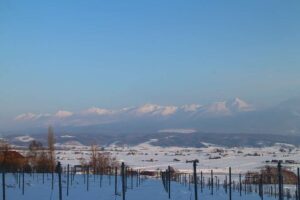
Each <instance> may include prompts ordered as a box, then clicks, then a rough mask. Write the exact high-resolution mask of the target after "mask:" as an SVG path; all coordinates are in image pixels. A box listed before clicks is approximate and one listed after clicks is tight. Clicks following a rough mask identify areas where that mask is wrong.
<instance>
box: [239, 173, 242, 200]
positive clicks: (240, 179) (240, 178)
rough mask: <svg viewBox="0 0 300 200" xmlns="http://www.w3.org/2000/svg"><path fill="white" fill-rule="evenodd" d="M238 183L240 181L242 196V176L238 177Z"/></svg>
mask: <svg viewBox="0 0 300 200" xmlns="http://www.w3.org/2000/svg"><path fill="white" fill-rule="evenodd" d="M239 181H240V196H242V174H240V175H239Z"/></svg>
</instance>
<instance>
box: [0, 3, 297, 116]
mask: <svg viewBox="0 0 300 200" xmlns="http://www.w3.org/2000/svg"><path fill="white" fill-rule="evenodd" d="M299 55H300V1H299V0H289V1H282V0H280V1H277V0H251V1H250V0H249V1H241V0H236V1H230V0H223V1H215V0H206V1H203V0H196V1H175V0H172V1H162V0H157V1H155V0H151V1H141V0H136V1H130V0H129V1H124V0H120V1H99V0H97V1H91V0H89V1H84V0H82V1H77V0H70V1H61V0H57V1H56V0H51V1H40V0H37V1H32V0H26V1H22V0H19V1H13V0H2V1H0V119H7V118H11V117H13V116H16V115H17V114H20V113H24V112H55V111H57V110H59V109H65V110H72V111H78V110H82V109H85V108H89V107H91V106H99V107H108V108H114V107H123V106H133V105H141V104H144V103H148V102H152V103H158V104H164V105H169V104H175V105H176V104H177V105H178V104H179V105H180V104H186V103H208V102H211V101H218V100H223V99H228V98H233V97H236V96H238V97H241V98H242V99H245V100H247V101H249V102H251V103H255V104H261V105H271V104H275V103H277V102H279V101H281V100H283V99H288V98H290V97H293V96H296V95H298V94H300V56H299Z"/></svg>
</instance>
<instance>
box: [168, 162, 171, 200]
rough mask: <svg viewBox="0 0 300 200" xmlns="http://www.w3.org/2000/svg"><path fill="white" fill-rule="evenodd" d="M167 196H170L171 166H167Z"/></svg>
mask: <svg viewBox="0 0 300 200" xmlns="http://www.w3.org/2000/svg"><path fill="white" fill-rule="evenodd" d="M168 197H169V199H170V198H171V167H170V166H168Z"/></svg>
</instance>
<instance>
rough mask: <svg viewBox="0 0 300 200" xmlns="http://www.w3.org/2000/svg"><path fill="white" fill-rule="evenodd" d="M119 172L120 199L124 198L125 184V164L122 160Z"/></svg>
mask: <svg viewBox="0 0 300 200" xmlns="http://www.w3.org/2000/svg"><path fill="white" fill-rule="evenodd" d="M121 174H122V199H123V200H125V192H126V188H125V187H126V185H125V164H124V162H122V165H121Z"/></svg>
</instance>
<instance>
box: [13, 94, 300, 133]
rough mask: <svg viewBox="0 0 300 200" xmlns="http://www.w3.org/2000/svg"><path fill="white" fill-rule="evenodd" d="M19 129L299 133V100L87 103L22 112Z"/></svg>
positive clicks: (27, 131)
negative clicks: (133, 104)
mask: <svg viewBox="0 0 300 200" xmlns="http://www.w3.org/2000/svg"><path fill="white" fill-rule="evenodd" d="M14 121H15V123H16V126H17V127H20V129H19V131H16V132H18V133H20V131H23V132H26V133H39V132H45V131H46V128H47V126H48V125H50V124H51V125H52V126H54V128H55V130H56V131H57V132H60V133H82V134H85V133H95V134H140V135H145V134H149V133H158V132H186V131H188V132H213V133H250V134H251V133H253V134H300V98H293V99H289V100H287V101H284V102H282V103H280V104H278V105H276V106H272V107H269V108H265V109H257V108H256V107H255V106H254V105H252V104H249V103H247V102H246V101H244V100H242V99H240V98H235V99H232V100H228V101H220V102H214V103H211V104H207V105H201V104H189V105H181V106H174V105H158V104H150V103H148V104H144V105H142V106H137V107H126V108H121V109H105V108H99V107H91V108H88V109H86V110H83V111H80V112H72V111H66V110H59V111H57V112H56V113H54V114H49V113H23V114H20V115H18V116H16V117H15V119H14Z"/></svg>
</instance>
